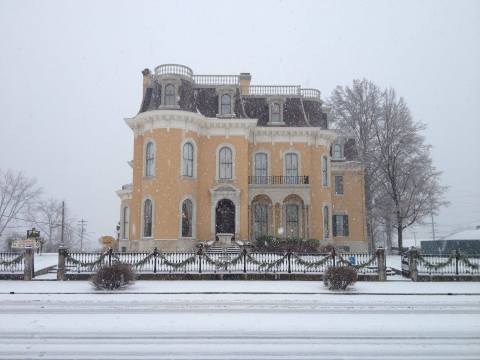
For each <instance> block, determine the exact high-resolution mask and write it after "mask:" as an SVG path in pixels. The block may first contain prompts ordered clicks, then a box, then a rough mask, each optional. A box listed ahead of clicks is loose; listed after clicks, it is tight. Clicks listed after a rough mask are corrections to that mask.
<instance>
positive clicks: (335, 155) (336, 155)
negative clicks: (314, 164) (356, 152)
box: [332, 144, 343, 159]
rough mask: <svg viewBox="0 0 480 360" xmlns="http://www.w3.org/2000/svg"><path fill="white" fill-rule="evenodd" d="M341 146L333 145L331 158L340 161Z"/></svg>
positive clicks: (341, 155)
mask: <svg viewBox="0 0 480 360" xmlns="http://www.w3.org/2000/svg"><path fill="white" fill-rule="evenodd" d="M342 152H343V151H342V145H340V144H334V145H333V154H332V155H333V158H334V159H341V158H342V157H343V154H342Z"/></svg>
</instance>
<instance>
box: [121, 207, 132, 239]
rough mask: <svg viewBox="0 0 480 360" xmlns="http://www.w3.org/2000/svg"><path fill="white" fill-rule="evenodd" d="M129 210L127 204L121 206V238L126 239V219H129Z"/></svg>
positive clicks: (127, 230)
mask: <svg viewBox="0 0 480 360" xmlns="http://www.w3.org/2000/svg"><path fill="white" fill-rule="evenodd" d="M129 217H130V214H129V211H128V206H125V207H124V208H123V212H122V239H128V232H129V229H128V221H129Z"/></svg>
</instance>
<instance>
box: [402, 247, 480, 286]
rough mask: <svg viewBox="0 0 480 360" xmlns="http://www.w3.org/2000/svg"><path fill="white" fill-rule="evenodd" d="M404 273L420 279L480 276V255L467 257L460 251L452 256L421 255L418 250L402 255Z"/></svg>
mask: <svg viewBox="0 0 480 360" xmlns="http://www.w3.org/2000/svg"><path fill="white" fill-rule="evenodd" d="M401 262H402V273H403V274H404V276H407V277H410V278H412V279H413V280H417V279H418V278H419V277H432V278H435V277H449V276H453V277H458V276H463V277H465V276H467V277H468V276H480V255H466V254H464V253H462V252H461V251H459V250H455V251H453V252H452V253H451V254H450V255H438V254H421V253H420V252H419V251H418V250H417V249H411V250H409V251H406V252H404V253H402V255H401Z"/></svg>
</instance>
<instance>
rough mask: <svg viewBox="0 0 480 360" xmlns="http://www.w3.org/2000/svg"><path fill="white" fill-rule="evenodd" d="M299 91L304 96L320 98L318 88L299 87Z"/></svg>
mask: <svg viewBox="0 0 480 360" xmlns="http://www.w3.org/2000/svg"><path fill="white" fill-rule="evenodd" d="M300 93H301V94H302V96H303V97H304V98H314V99H320V90H317V89H301V90H300Z"/></svg>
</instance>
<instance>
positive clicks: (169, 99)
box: [164, 84, 177, 105]
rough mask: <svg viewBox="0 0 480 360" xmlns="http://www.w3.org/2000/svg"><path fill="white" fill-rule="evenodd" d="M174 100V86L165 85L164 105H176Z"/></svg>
mask: <svg viewBox="0 0 480 360" xmlns="http://www.w3.org/2000/svg"><path fill="white" fill-rule="evenodd" d="M176 104H177V101H176V99H175V85H173V84H167V85H166V86H165V104H164V105H176Z"/></svg>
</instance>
